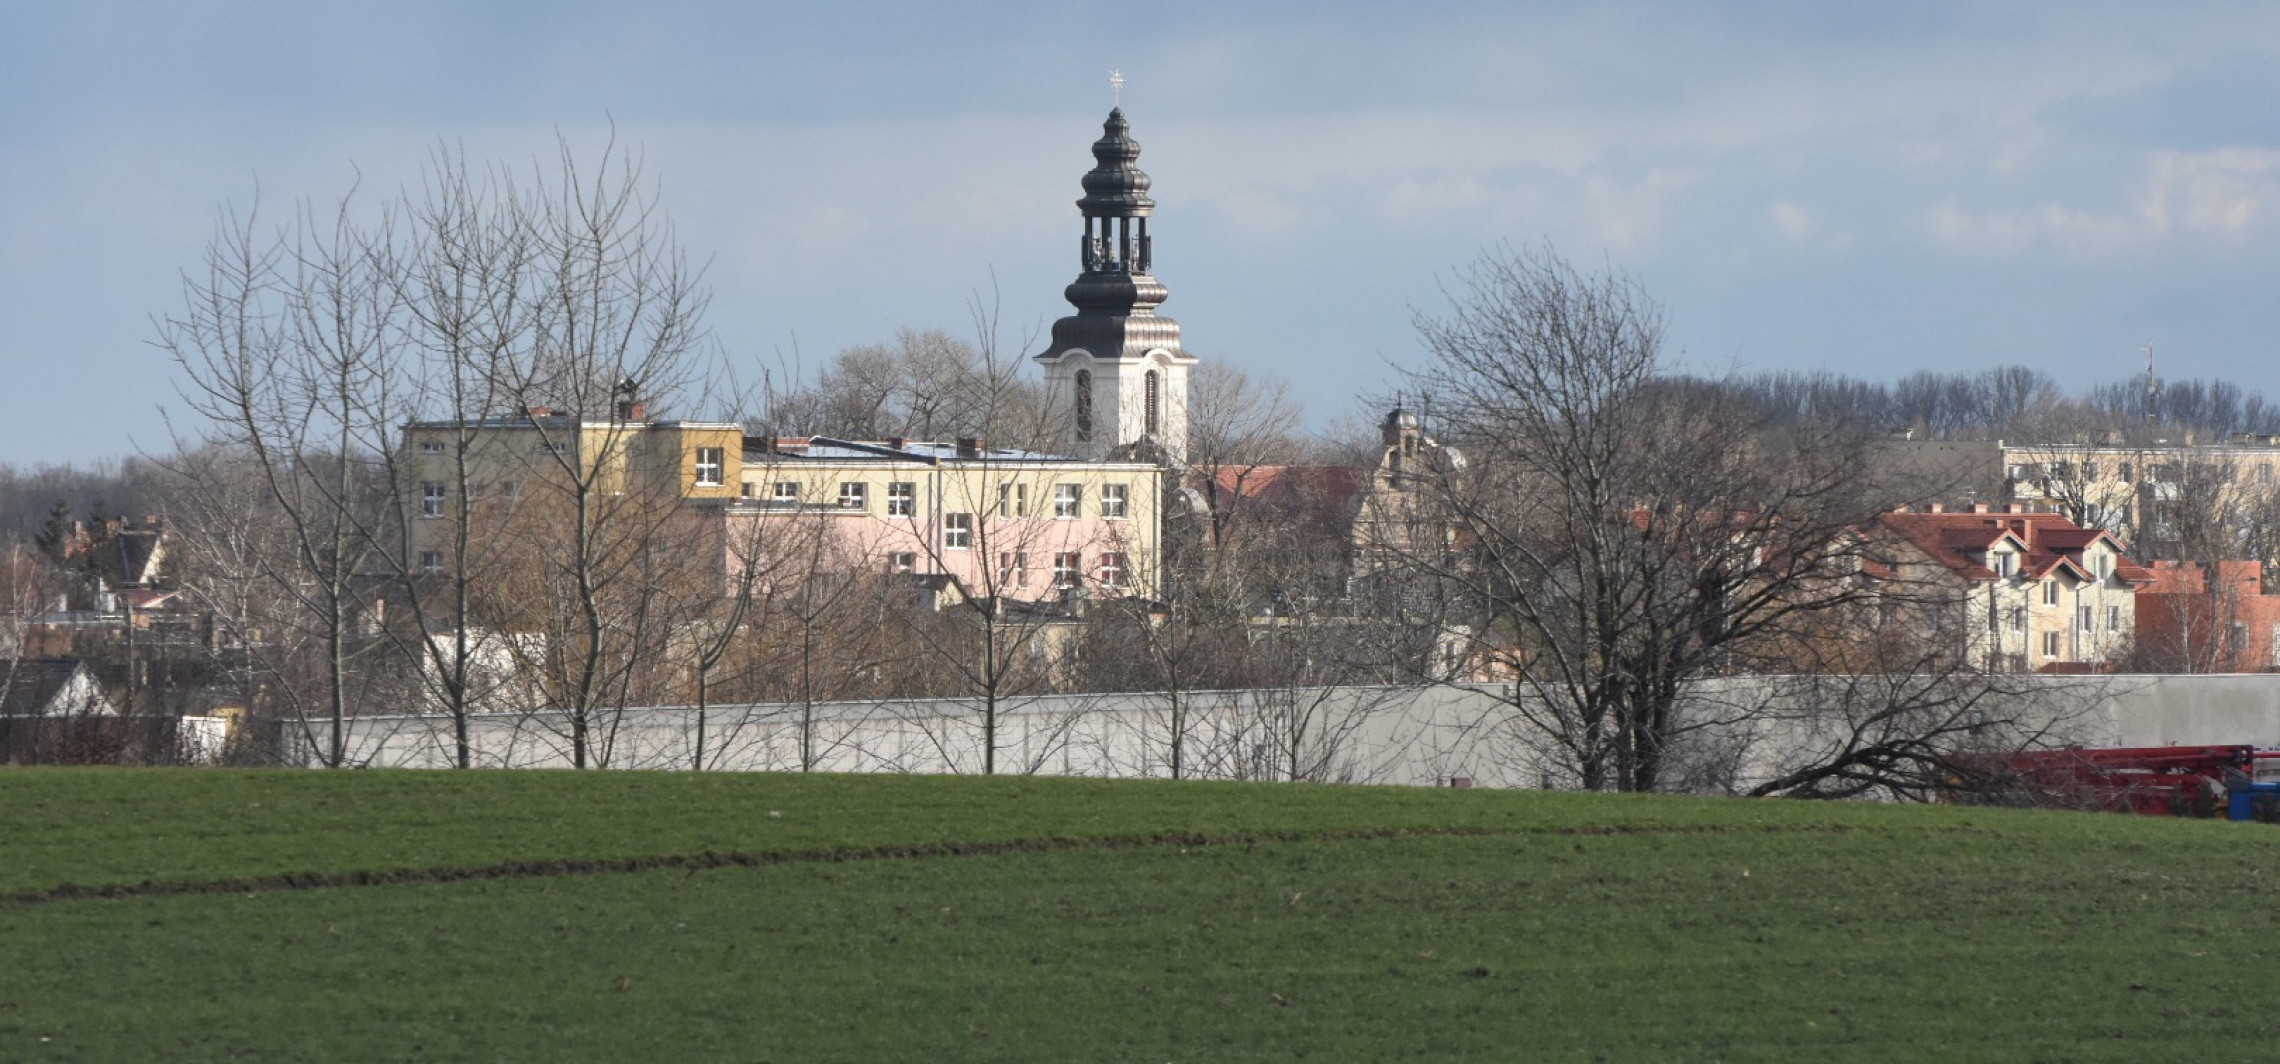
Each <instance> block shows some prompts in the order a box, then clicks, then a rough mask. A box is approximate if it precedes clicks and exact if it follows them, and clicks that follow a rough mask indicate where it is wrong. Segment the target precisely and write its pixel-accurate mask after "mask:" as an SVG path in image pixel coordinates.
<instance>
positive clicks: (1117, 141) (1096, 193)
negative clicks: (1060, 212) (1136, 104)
mask: <svg viewBox="0 0 2280 1064" xmlns="http://www.w3.org/2000/svg"><path fill="white" fill-rule="evenodd" d="M1092 153H1093V161H1094V166H1093V168H1092V171H1091V172H1090V173H1087V174H1086V175H1085V198H1083V199H1081V200H1078V201H1077V207H1078V209H1080V210H1082V211H1084V212H1085V215H1086V216H1087V217H1093V218H1098V217H1101V216H1103V215H1124V216H1131V217H1136V216H1139V215H1144V214H1147V213H1148V212H1149V211H1151V210H1154V209H1155V207H1156V202H1155V201H1154V200H1151V199H1149V198H1148V175H1147V174H1144V173H1142V172H1140V166H1139V163H1140V142H1139V141H1136V140H1133V139H1132V126H1131V124H1129V123H1127V122H1126V121H1125V120H1124V109H1123V108H1121V107H1120V108H1117V109H1116V110H1113V111H1110V112H1109V113H1108V121H1106V122H1104V123H1102V124H1101V137H1100V139H1099V140H1096V141H1094V142H1093V146H1092Z"/></svg>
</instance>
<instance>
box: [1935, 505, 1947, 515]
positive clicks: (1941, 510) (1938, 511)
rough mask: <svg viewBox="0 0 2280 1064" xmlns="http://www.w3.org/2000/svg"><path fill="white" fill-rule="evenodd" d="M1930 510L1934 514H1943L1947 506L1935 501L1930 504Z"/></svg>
mask: <svg viewBox="0 0 2280 1064" xmlns="http://www.w3.org/2000/svg"><path fill="white" fill-rule="evenodd" d="M1931 512H1932V513H1935V514H1944V513H1946V512H1947V507H1946V506H1943V505H1941V504H1939V503H1936V502H1935V503H1933V504H1932V509H1931Z"/></svg>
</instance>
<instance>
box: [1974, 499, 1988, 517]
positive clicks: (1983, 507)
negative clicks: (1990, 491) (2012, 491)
mask: <svg viewBox="0 0 2280 1064" xmlns="http://www.w3.org/2000/svg"><path fill="white" fill-rule="evenodd" d="M1971 512H1972V513H1975V514H1983V513H1986V512H1987V504H1986V503H1983V502H1975V503H1972V504H1971Z"/></svg>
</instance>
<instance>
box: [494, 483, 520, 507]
mask: <svg viewBox="0 0 2280 1064" xmlns="http://www.w3.org/2000/svg"><path fill="white" fill-rule="evenodd" d="M499 494H501V495H504V496H506V497H507V501H508V502H513V501H515V500H516V499H520V498H522V481H519V480H502V481H500V482H499Z"/></svg>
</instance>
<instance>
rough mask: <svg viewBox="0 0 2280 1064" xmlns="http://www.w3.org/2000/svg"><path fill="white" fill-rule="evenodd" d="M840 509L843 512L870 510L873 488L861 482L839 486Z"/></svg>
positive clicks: (856, 481)
mask: <svg viewBox="0 0 2280 1064" xmlns="http://www.w3.org/2000/svg"><path fill="white" fill-rule="evenodd" d="M839 508H840V509H842V510H868V509H870V508H871V486H870V485H869V484H865V483H863V482H862V481H860V480H850V481H848V482H847V483H845V484H841V485H840V486H839Z"/></svg>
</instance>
